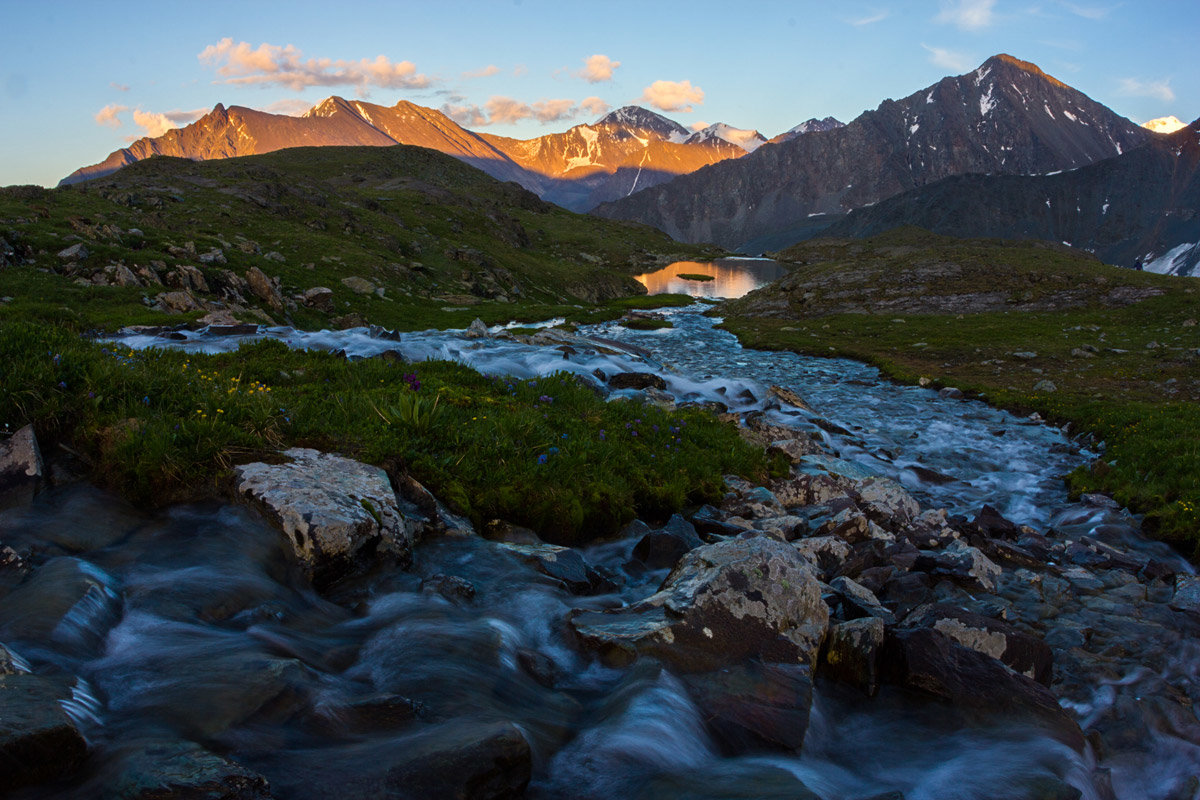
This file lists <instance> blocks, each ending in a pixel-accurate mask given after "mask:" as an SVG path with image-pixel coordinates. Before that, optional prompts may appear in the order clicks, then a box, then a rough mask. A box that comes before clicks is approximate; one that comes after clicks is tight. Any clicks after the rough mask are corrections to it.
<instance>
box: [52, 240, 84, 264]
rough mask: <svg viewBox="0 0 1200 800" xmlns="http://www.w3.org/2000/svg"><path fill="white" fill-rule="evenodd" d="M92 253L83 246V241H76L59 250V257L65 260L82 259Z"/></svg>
mask: <svg viewBox="0 0 1200 800" xmlns="http://www.w3.org/2000/svg"><path fill="white" fill-rule="evenodd" d="M89 255H91V253H89V252H88V249H87V248H86V247H84V246H83V242H76V243H75V244H73V245H71V246H70V247H65V248H63V249H62V250H59V251H58V257H59V258H61V259H62V260H63V261H82V260H84V259H85V258H87V257H88V256H89Z"/></svg>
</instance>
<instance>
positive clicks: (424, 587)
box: [421, 572, 475, 603]
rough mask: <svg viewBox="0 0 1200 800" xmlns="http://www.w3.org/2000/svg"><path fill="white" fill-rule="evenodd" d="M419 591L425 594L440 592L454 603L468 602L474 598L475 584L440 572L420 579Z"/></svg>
mask: <svg viewBox="0 0 1200 800" xmlns="http://www.w3.org/2000/svg"><path fill="white" fill-rule="evenodd" d="M421 591H422V592H425V593H426V594H440V595H441V596H442V597H444V598H446V599H447V600H449V601H451V602H455V603H469V602H470V601H472V600H474V599H475V584H473V583H471V582H470V581H469V580H467V579H466V578H460V577H459V576H457V575H446V574H444V573H441V572H439V573H437V574H435V575H430V576H429V577H428V578H426V579H425V580H423V581H421Z"/></svg>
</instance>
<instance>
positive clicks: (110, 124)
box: [93, 103, 129, 128]
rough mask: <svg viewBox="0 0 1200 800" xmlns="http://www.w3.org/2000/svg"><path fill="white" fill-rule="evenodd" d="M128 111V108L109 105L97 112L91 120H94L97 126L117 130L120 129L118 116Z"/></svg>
mask: <svg viewBox="0 0 1200 800" xmlns="http://www.w3.org/2000/svg"><path fill="white" fill-rule="evenodd" d="M128 110H129V106H119V105H116V104H114V103H109V104H108V105H106V106H105V107H104V108H102V109H100V110H99V111H97V112H96V115H95V116H94V117H93V119H94V120H96V124H97V125H103V126H104V127H106V128H119V127H121V118H120V116H118V115H119V114H121V113H123V112H125V111H128Z"/></svg>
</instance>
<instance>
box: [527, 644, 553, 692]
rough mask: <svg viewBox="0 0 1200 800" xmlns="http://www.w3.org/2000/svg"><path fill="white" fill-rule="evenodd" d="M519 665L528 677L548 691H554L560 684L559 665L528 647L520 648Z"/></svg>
mask: <svg viewBox="0 0 1200 800" xmlns="http://www.w3.org/2000/svg"><path fill="white" fill-rule="evenodd" d="M517 664H518V665H519V666H520V667H521V669H522V671H524V673H525V674H526V675H528V676H529V677H531V678H533V679H534V680H535V681H536V682H537V683H538V684H539V685H541V686H544V687H546V688H547V689H553V688H554V686H555V684H557V683H558V678H559V669H558V665H557V664H555V663H554V659H552V658H550V656H548V655H546V654H545V653H542V652H540V651H538V650H530V649H529V648H527V647H521V648H518V649H517Z"/></svg>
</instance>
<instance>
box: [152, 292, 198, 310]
mask: <svg viewBox="0 0 1200 800" xmlns="http://www.w3.org/2000/svg"><path fill="white" fill-rule="evenodd" d="M154 300H155V302H157V303H158V305H159V307H160V308H162V310H163V311H165V312H166V313H168V314H185V313H187V312H189V311H199V310H200V304H199V303H197V302H196V298H194V297H192V295H191V293H190V292H186V291H183V292H160V293H159V294H158V296H157V297H155V298H154Z"/></svg>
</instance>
